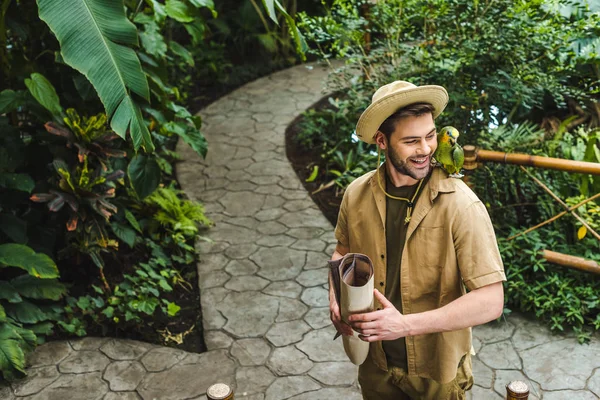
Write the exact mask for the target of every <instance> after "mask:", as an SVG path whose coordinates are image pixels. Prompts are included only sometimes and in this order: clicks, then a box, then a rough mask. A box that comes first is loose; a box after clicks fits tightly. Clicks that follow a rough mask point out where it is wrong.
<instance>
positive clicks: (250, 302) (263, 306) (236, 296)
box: [217, 292, 279, 337]
mask: <svg viewBox="0 0 600 400" xmlns="http://www.w3.org/2000/svg"><path fill="white" fill-rule="evenodd" d="M278 308H279V302H278V301H277V300H276V299H275V298H273V297H271V296H267V295H264V294H262V293H259V292H242V293H230V294H229V295H228V296H227V297H226V298H225V300H223V302H222V303H220V304H218V305H217V310H219V311H220V312H221V313H223V316H224V317H225V318H226V319H227V323H226V324H225V326H224V327H223V328H224V329H225V330H226V331H227V332H229V333H231V334H232V335H234V336H237V337H253V336H261V335H264V334H265V333H266V332H267V330H268V329H269V327H270V326H271V324H273V322H274V321H275V317H277V309H278Z"/></svg>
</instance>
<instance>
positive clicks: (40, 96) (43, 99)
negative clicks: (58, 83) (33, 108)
mask: <svg viewBox="0 0 600 400" xmlns="http://www.w3.org/2000/svg"><path fill="white" fill-rule="evenodd" d="M25 86H27V89H29V93H31V95H32V96H33V97H34V98H35V99H36V100H37V101H38V103H40V104H41V105H42V106H43V107H44V108H45V109H46V110H48V111H50V113H51V114H52V115H56V116H59V115H60V114H62V112H63V109H62V107H61V105H60V99H59V98H58V94H56V90H55V89H54V86H52V84H51V83H50V82H49V81H48V79H46V77H45V76H44V75H42V74H38V73H37V72H34V73H33V74H31V79H25Z"/></svg>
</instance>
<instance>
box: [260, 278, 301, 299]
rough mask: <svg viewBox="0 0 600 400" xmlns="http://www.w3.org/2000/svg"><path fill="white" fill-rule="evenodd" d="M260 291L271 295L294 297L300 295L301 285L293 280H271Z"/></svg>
mask: <svg viewBox="0 0 600 400" xmlns="http://www.w3.org/2000/svg"><path fill="white" fill-rule="evenodd" d="M262 292H263V293H265V294H270V295H273V296H279V297H288V298H290V299H295V298H297V297H298V296H300V293H301V292H302V286H300V285H299V284H297V283H296V282H294V281H281V282H273V283H271V284H270V285H269V286H267V287H266V288H265V289H264V290H263V291H262Z"/></svg>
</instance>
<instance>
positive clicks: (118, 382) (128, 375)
mask: <svg viewBox="0 0 600 400" xmlns="http://www.w3.org/2000/svg"><path fill="white" fill-rule="evenodd" d="M145 374H146V370H145V369H144V367H143V366H142V364H140V363H139V362H138V361H117V362H114V363H112V364H110V365H109V366H108V367H107V368H106V371H105V372H104V375H103V378H104V380H106V381H108V384H109V386H110V389H111V390H113V391H115V392H127V391H131V390H135V388H137V386H138V385H139V383H140V382H141V381H142V379H143V378H144V375H145Z"/></svg>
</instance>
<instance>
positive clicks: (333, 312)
mask: <svg viewBox="0 0 600 400" xmlns="http://www.w3.org/2000/svg"><path fill="white" fill-rule="evenodd" d="M348 251H350V249H349V248H348V247H345V246H343V245H342V244H341V243H340V242H338V243H337V245H336V246H335V250H334V252H333V255H332V256H331V259H332V260H334V261H335V260H339V259H340V258H342V257H343V256H344V255H345V254H346V253H348ZM329 317H330V318H331V322H333V326H335V329H337V331H338V332H339V333H341V334H342V335H345V336H352V329H351V328H350V326H349V325H348V324H346V323H345V322H343V321H342V316H341V314H340V307H339V304H338V303H337V300H336V298H335V291H334V287H333V283H332V281H331V270H330V271H329Z"/></svg>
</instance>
